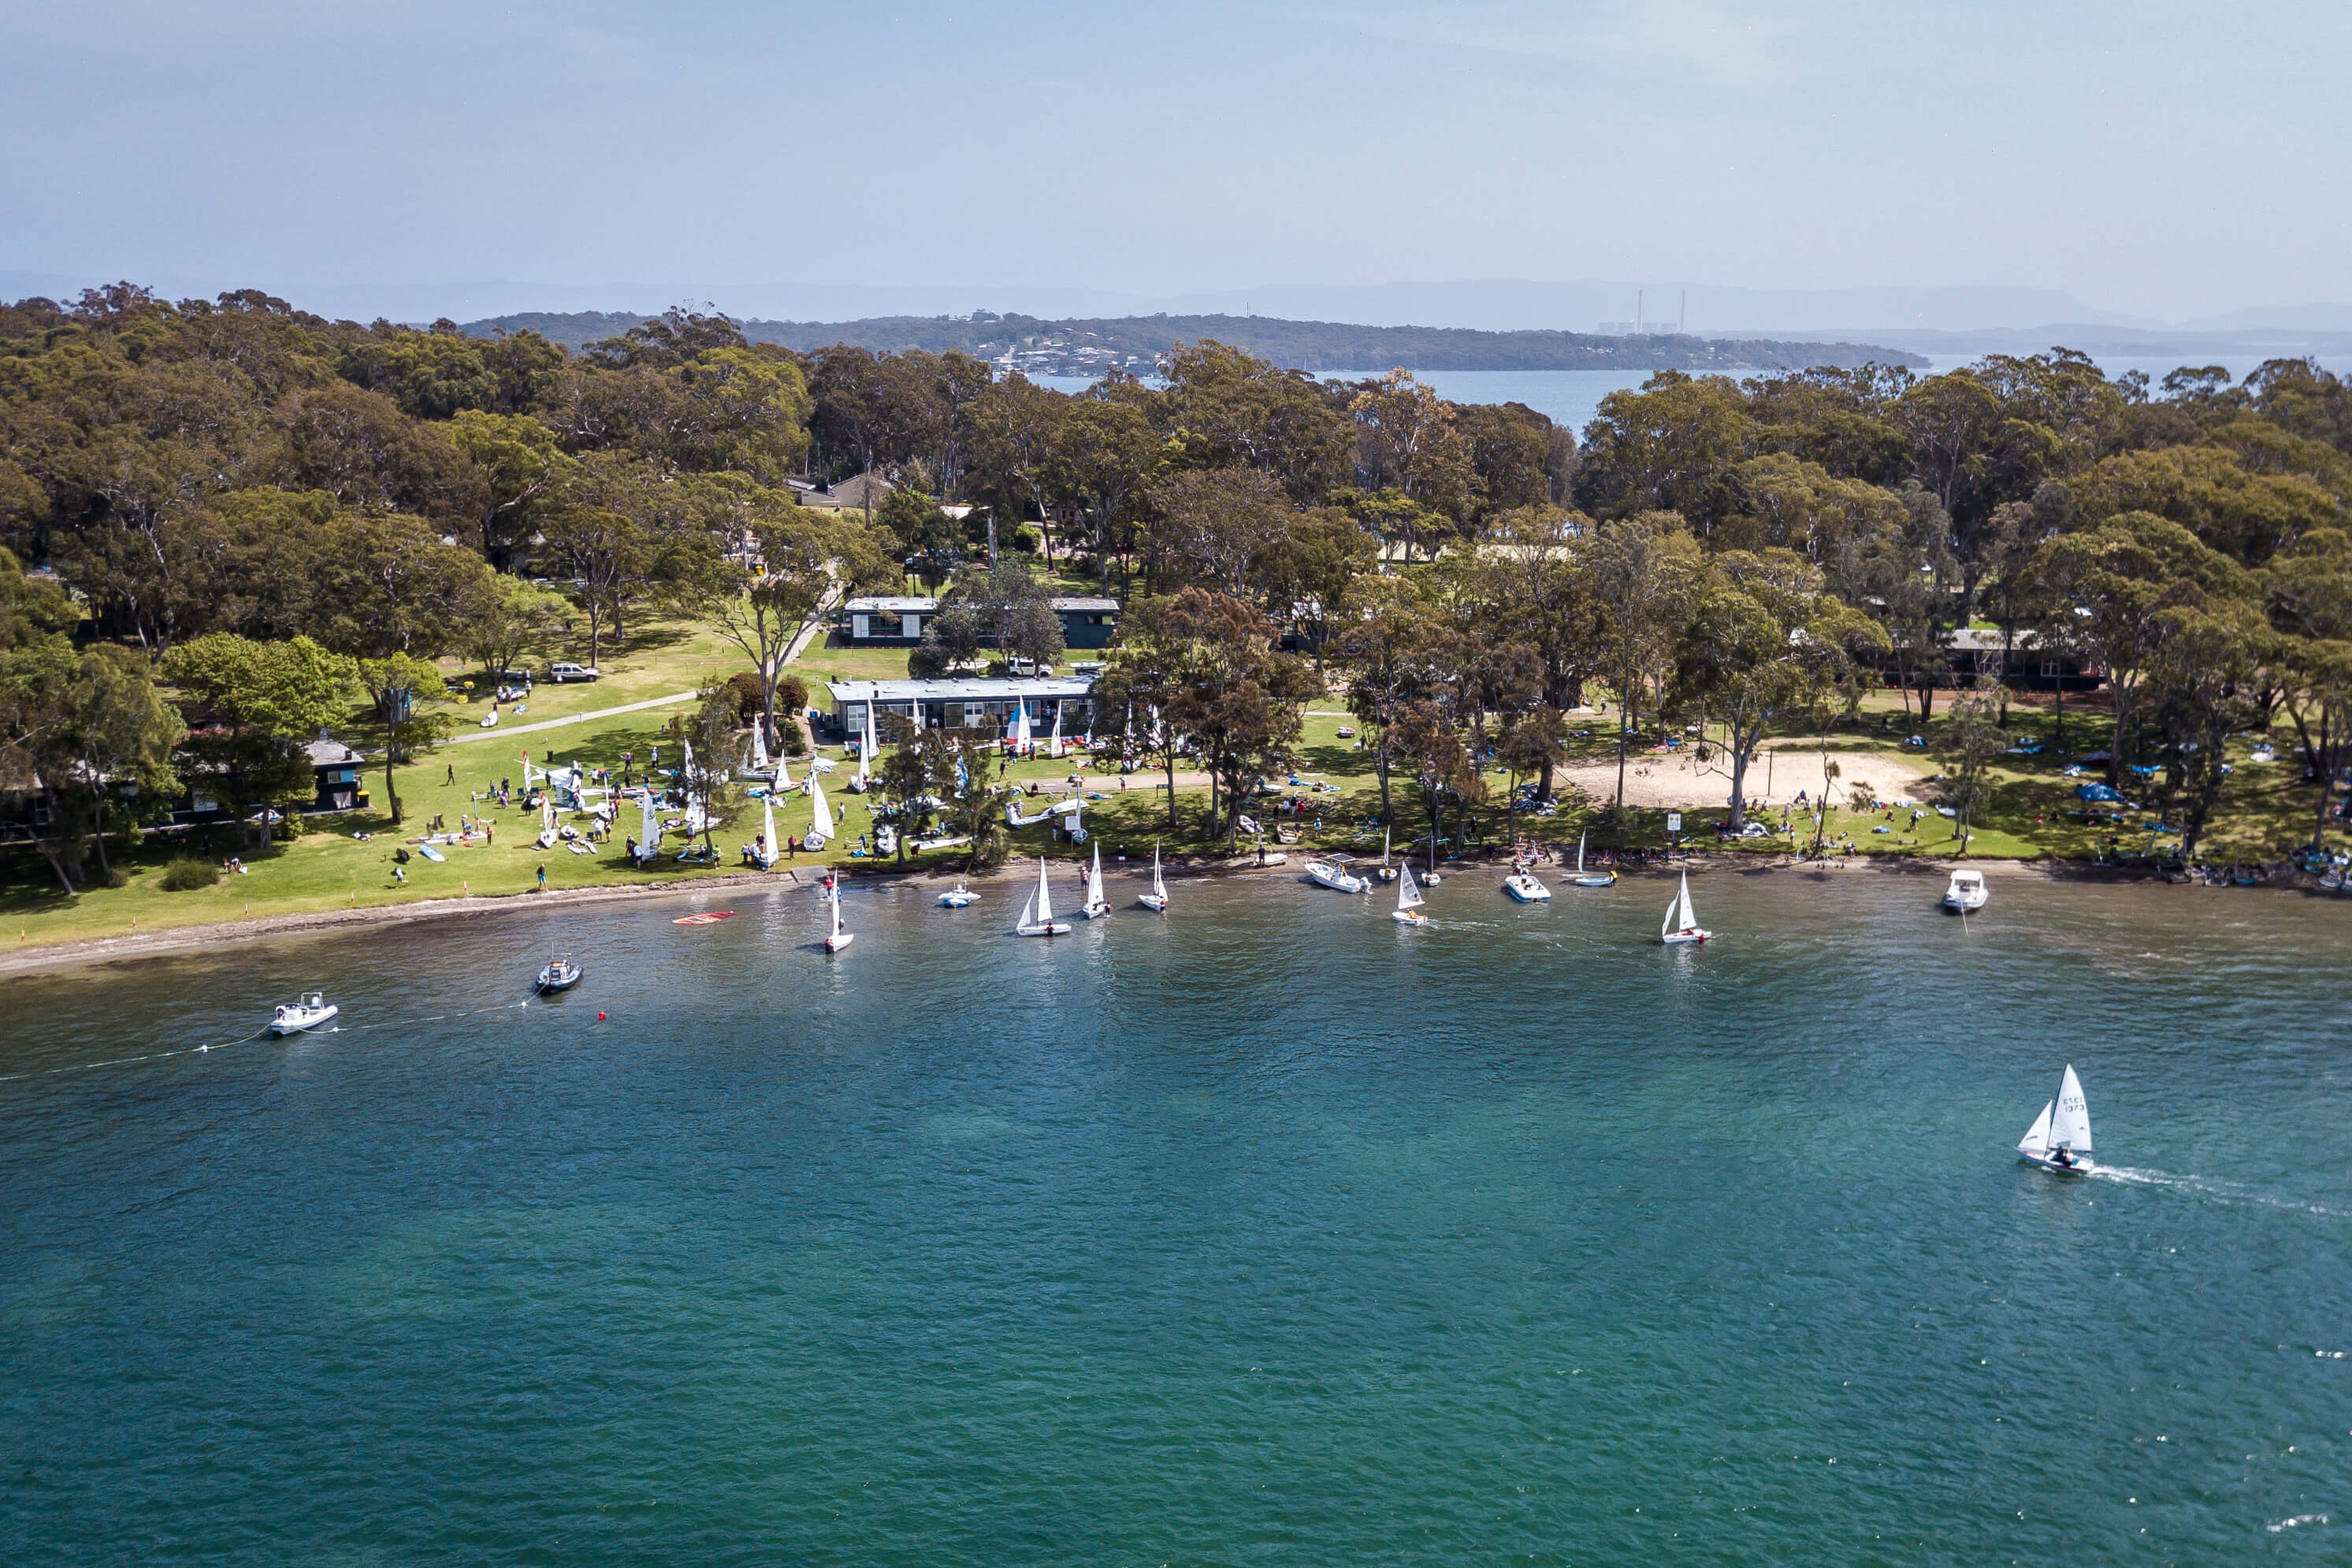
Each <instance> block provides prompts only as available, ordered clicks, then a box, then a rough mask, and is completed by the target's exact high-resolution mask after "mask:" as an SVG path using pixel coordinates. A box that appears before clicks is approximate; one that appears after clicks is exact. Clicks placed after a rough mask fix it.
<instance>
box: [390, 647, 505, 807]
mask: <svg viewBox="0 0 2352 1568" xmlns="http://www.w3.org/2000/svg"><path fill="white" fill-rule="evenodd" d="M500 668H504V667H503V666H501V667H500ZM358 674H359V681H360V684H361V685H362V687H364V688H366V689H367V693H368V699H369V700H370V701H371V702H372V703H373V705H374V708H375V717H376V722H377V723H378V724H380V725H382V726H383V796H384V802H385V804H386V805H388V806H389V807H390V808H391V811H392V823H393V826H395V827H397V826H400V822H401V810H400V790H399V788H398V786H397V785H396V784H394V779H393V769H394V767H395V766H397V765H398V764H400V763H405V762H411V761H414V760H415V758H417V757H420V756H423V755H424V754H425V752H428V751H431V750H432V749H433V748H434V747H435V746H436V745H438V744H439V743H440V742H441V741H442V740H443V739H444V738H445V737H446V736H447V734H448V733H449V731H451V730H452V729H453V728H455V723H454V721H452V720H451V719H450V717H449V715H448V714H447V713H446V712H443V711H441V710H439V708H438V706H437V705H438V703H439V702H440V700H441V693H442V686H441V671H440V670H439V669H438V668H436V667H435V666H433V665H431V664H429V663H427V662H426V661H425V660H424V659H421V658H415V657H414V656H412V655H409V654H404V653H394V654H387V655H385V656H383V658H362V659H361V660H360V661H359V668H358Z"/></svg>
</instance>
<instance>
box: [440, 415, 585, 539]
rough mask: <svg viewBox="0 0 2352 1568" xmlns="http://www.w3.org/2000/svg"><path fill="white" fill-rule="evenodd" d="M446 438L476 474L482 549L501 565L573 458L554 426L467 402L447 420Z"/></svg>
mask: <svg viewBox="0 0 2352 1568" xmlns="http://www.w3.org/2000/svg"><path fill="white" fill-rule="evenodd" d="M449 439H450V440H451V441H452V442H453V443H454V444H455V445H456V446H457V449H458V450H459V451H461V452H463V453H465V454H466V455H467V457H468V458H472V459H473V460H474V468H475V471H476V472H477V473H478V474H479V475H480V476H481V484H482V492H481V493H482V514H481V521H480V538H481V549H482V555H483V557H484V558H485V559H487V560H488V562H489V563H490V564H491V565H493V566H496V567H498V568H499V570H501V571H503V570H505V569H506V568H507V567H508V566H509V565H510V564H512V563H513V561H514V557H515V555H516V553H517V552H518V551H519V550H520V548H521V547H522V545H523V544H525V543H526V542H528V541H529V540H530V536H531V534H532V533H533V532H534V531H535V530H536V527H537V523H538V520H539V517H540V514H541V511H542V510H544V508H545V506H546V504H547V502H548V501H549V500H550V499H551V497H552V496H553V495H554V493H555V490H556V489H557V487H558V486H559V485H560V483H561V482H562V478H563V476H564V474H565V472H566V471H567V470H568V468H569V467H570V465H571V461H572V459H571V458H567V457H566V456H564V454H563V449H562V446H561V445H560V444H559V442H558V440H557V437H556V434H555V432H554V431H552V430H551V429H549V428H548V427H547V426H545V425H543V424H541V423H540V421H538V420H537V419H534V418H532V417H531V416H529V415H527V414H490V413H486V412H484V411H483V410H480V409H476V408H469V409H467V410H466V411H465V412H463V413H461V414H459V415H458V416H457V418H456V419H455V420H453V421H452V422H451V424H450V426H449Z"/></svg>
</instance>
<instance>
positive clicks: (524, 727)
mask: <svg viewBox="0 0 2352 1568" xmlns="http://www.w3.org/2000/svg"><path fill="white" fill-rule="evenodd" d="M700 695H701V693H700V692H698V691H681V692H679V693H677V695H676V696H674V697H648V698H646V700H644V701H643V702H625V703H623V704H621V706H620V707H618V708H599V709H597V710H595V711H594V712H593V713H574V714H573V715H572V717H570V718H569V719H542V720H541V721H539V722H538V723H536V724H509V723H506V722H504V721H501V722H500V723H499V725H498V727H497V728H496V729H491V730H485V729H483V728H482V727H481V726H480V725H479V724H476V725H475V726H474V727H473V728H471V729H469V730H466V731H461V732H459V733H457V734H455V735H452V736H450V737H449V738H448V739H447V740H446V741H444V742H441V743H442V744H443V745H445V746H462V745H464V744H465V743H466V742H468V741H495V740H497V739H499V737H500V736H502V735H529V734H531V733H533V732H535V731H540V730H560V729H562V727H563V726H564V725H566V724H584V723H586V722H587V721H589V720H591V719H610V718H612V717H613V716H614V714H616V713H636V712H641V711H643V710H646V709H647V708H667V707H668V706H669V705H670V704H671V703H673V702H691V701H693V700H695V699H696V698H697V697H699V696H700Z"/></svg>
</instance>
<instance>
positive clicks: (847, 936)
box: [824, 931, 857, 952]
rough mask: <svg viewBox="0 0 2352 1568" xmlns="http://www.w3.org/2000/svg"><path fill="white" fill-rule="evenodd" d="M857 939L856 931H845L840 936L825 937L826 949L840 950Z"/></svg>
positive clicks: (827, 950) (831, 950) (828, 950)
mask: <svg viewBox="0 0 2352 1568" xmlns="http://www.w3.org/2000/svg"><path fill="white" fill-rule="evenodd" d="M856 940H857V934H856V932H855V931H843V932H842V933H841V934H840V935H838V936H829V937H826V938H825V939H824V950H825V952H840V951H841V950H842V949H843V948H845V947H847V946H848V945H849V944H850V943H851V942H856Z"/></svg>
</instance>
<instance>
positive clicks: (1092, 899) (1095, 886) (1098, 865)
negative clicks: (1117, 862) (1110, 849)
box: [1078, 844, 1110, 921]
mask: <svg viewBox="0 0 2352 1568" xmlns="http://www.w3.org/2000/svg"><path fill="white" fill-rule="evenodd" d="M1078 913H1080V914H1082V915H1084V916H1086V917H1087V919H1088V920H1090V921H1098V920H1100V919H1102V918H1103V916H1105V915H1107V914H1108V913H1110V900H1108V899H1106V898H1104V897H1103V885H1102V846H1101V845H1099V844H1097V845H1096V846H1095V863H1094V865H1093V866H1091V867H1089V868H1087V901H1086V902H1085V903H1084V904H1082V905H1080V906H1079V908H1078Z"/></svg>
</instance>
